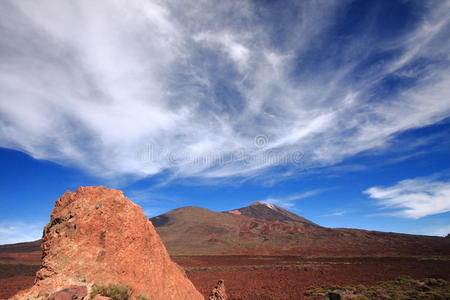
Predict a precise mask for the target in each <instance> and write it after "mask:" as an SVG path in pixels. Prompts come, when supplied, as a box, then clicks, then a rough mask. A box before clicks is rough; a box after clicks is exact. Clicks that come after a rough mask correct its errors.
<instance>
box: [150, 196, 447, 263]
mask: <svg viewBox="0 0 450 300" xmlns="http://www.w3.org/2000/svg"><path fill="white" fill-rule="evenodd" d="M150 220H151V221H152V223H153V224H154V226H155V228H156V230H157V231H158V234H159V235H160V236H161V239H162V240H163V242H164V244H165V245H166V247H167V249H168V251H169V252H170V253H171V255H187V256H189V255H318V256H327V255H339V256H349V255H423V254H430V255H448V253H450V239H446V238H443V237H434V236H422V235H411V234H403V233H388V232H381V231H370V230H363V229H352V228H327V227H322V226H320V225H318V224H315V223H314V222H312V221H310V220H307V219H305V218H303V217H301V216H298V215H296V214H294V213H292V212H289V211H288V210H286V209H283V208H280V207H278V206H276V205H273V204H266V203H262V202H256V203H255V202H254V203H252V204H251V205H249V206H246V207H242V208H238V209H233V210H229V211H223V212H216V211H212V210H208V209H205V208H200V207H195V206H187V207H180V208H177V209H174V210H171V211H169V212H167V213H165V214H162V215H159V216H156V217H153V218H150Z"/></svg>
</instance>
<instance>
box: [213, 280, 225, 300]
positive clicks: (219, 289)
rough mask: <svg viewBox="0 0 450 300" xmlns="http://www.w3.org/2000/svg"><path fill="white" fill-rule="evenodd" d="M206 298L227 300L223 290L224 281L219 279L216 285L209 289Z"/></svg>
mask: <svg viewBox="0 0 450 300" xmlns="http://www.w3.org/2000/svg"><path fill="white" fill-rule="evenodd" d="M208 300H228V297H227V292H226V291H225V282H224V281H223V280H219V281H218V282H217V284H216V286H215V287H214V288H213V290H212V291H211V294H210V295H209V297H208Z"/></svg>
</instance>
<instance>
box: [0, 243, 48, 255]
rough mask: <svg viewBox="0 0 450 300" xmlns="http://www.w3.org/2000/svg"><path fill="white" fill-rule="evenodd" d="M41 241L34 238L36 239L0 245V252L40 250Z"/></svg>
mask: <svg viewBox="0 0 450 300" xmlns="http://www.w3.org/2000/svg"><path fill="white" fill-rule="evenodd" d="M41 242H42V240H36V241H32V242H25V243H17V244H9V245H0V253H1V252H9V253H19V252H33V251H41Z"/></svg>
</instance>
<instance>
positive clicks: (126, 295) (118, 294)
mask: <svg viewBox="0 0 450 300" xmlns="http://www.w3.org/2000/svg"><path fill="white" fill-rule="evenodd" d="M96 295H101V296H106V297H110V298H112V299H113V300H129V299H131V295H130V291H129V288H128V286H126V285H120V284H112V283H110V284H109V285H108V286H101V285H95V284H94V285H93V286H92V289H91V299H93V298H94V297H95V296H96Z"/></svg>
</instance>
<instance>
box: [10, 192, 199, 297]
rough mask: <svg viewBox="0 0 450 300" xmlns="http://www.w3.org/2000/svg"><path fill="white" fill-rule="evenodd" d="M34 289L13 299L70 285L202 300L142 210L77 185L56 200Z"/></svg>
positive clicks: (113, 195)
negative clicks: (123, 287) (114, 287)
mask: <svg viewBox="0 0 450 300" xmlns="http://www.w3.org/2000/svg"><path fill="white" fill-rule="evenodd" d="M42 249H43V262H42V266H41V269H40V270H39V271H38V273H37V274H36V282H35V285H34V286H33V287H32V288H31V289H29V290H27V291H24V292H22V293H20V294H18V295H16V296H14V297H13V298H12V299H17V300H19V299H20V300H23V299H47V297H48V296H49V295H52V294H53V293H55V292H58V291H60V290H61V289H64V288H67V287H70V286H80V285H85V286H88V287H91V285H92V284H97V285H107V284H109V283H114V284H121V285H127V286H129V288H130V289H131V291H132V296H133V299H135V298H137V297H138V296H146V297H148V298H150V299H152V300H158V299H160V300H169V299H177V300H180V299H186V300H188V299H189V300H190V299H203V297H202V295H201V294H200V293H199V292H198V291H197V290H196V289H195V288H194V286H193V285H192V283H191V282H190V281H189V279H187V277H186V276H185V274H184V273H183V270H182V269H181V268H180V267H178V266H177V265H176V264H175V263H174V262H172V261H171V259H170V257H169V255H168V253H167V251H166V249H165V247H164V245H163V243H162V242H161V240H160V238H159V236H158V234H157V233H156V231H155V229H154V227H153V225H152V224H151V222H150V221H148V219H147V218H146V217H145V215H144V214H143V213H142V210H141V208H140V207H139V206H138V205H136V204H133V203H132V202H131V201H129V200H128V199H127V198H126V197H125V196H124V195H123V193H122V192H120V191H117V190H111V189H107V188H104V187H80V188H78V189H77V190H76V191H75V192H74V193H71V192H70V191H67V192H66V193H65V194H64V195H63V196H62V197H61V198H59V199H58V200H57V201H56V204H55V208H54V210H53V212H52V214H51V220H50V223H49V224H48V225H47V226H46V227H45V229H44V237H43V243H42Z"/></svg>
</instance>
